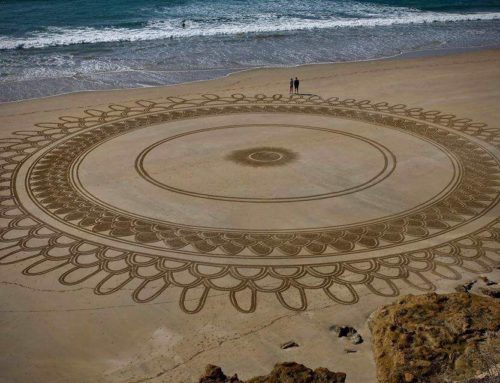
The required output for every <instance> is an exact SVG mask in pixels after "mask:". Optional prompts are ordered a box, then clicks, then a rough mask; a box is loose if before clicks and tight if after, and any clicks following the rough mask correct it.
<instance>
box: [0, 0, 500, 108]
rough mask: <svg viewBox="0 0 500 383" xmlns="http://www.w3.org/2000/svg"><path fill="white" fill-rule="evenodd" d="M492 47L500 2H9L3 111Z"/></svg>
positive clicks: (2, 30)
mask: <svg viewBox="0 0 500 383" xmlns="http://www.w3.org/2000/svg"><path fill="white" fill-rule="evenodd" d="M183 21H184V24H185V25H184V27H183V25H182V24H183ZM490 46H492V47H493V46H494V47H498V46H500V0H471V1H462V0H365V1H352V0H302V1H299V0H253V1H244V0H162V1H160V0H147V1H146V0H135V1H130V0H128V1H127V0H106V1H104V0H99V1H98V0H86V1H83V0H0V102H8V101H15V100H21V99H27V98H34V97H42V96H49V95H54V94H60V93H67V92H74V91H79V90H94V89H116V88H130V87H142V86H155V85H164V84H175V83H180V82H187V81H195V80H203V79H209V78H214V77H218V76H223V75H225V74H228V73H231V72H235V71H239V70H244V69H248V68H254V67H263V66H288V65H299V64H306V63H316V62H332V61H354V60H367V59H376V58H381V57H388V56H394V55H398V54H402V53H405V52H413V51H421V50H434V49H448V48H449V49H458V48H475V47H490Z"/></svg>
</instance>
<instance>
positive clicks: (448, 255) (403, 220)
mask: <svg viewBox="0 0 500 383" xmlns="http://www.w3.org/2000/svg"><path fill="white" fill-rule="evenodd" d="M0 142H1V145H2V150H1V153H0V164H1V169H2V177H1V179H0V182H1V185H0V187H1V189H0V190H1V193H2V197H1V198H2V204H1V218H2V231H1V250H0V251H1V253H0V266H1V265H10V264H15V263H19V264H21V265H23V266H22V267H23V274H25V275H41V274H46V273H53V274H54V275H57V276H58V278H59V281H60V283H61V284H63V285H68V286H70V285H75V284H79V283H82V282H85V283H87V284H92V285H93V286H95V292H96V294H112V293H115V292H117V291H119V290H121V289H122V288H126V289H127V290H130V289H131V290H132V291H133V293H132V297H133V299H134V300H135V301H136V302H149V301H152V300H154V299H155V298H157V297H158V296H160V295H161V294H162V293H165V294H167V293H169V294H177V295H178V297H179V303H180V307H181V309H182V310H183V311H185V312H188V313H196V312H199V311H200V310H201V309H202V308H203V307H204V305H205V304H206V303H207V302H209V301H208V300H207V297H208V296H209V294H210V292H226V293H227V296H228V298H229V302H230V303H231V304H232V305H233V306H234V307H235V308H236V309H237V310H239V311H241V312H253V311H255V310H256V308H257V305H258V301H259V299H258V297H259V296H260V295H261V294H272V295H274V296H275V297H276V298H277V302H279V303H280V304H281V305H283V306H285V307H286V308H288V309H291V310H305V309H306V308H307V307H308V304H310V303H311V301H312V298H311V296H314V295H315V294H317V293H318V292H319V293H321V294H324V295H326V296H327V297H329V298H330V299H332V300H333V301H335V302H338V303H343V304H353V303H356V302H357V301H358V300H359V289H360V288H368V289H369V290H370V291H371V292H373V293H374V294H379V295H384V296H396V295H397V294H398V293H399V287H398V286H400V284H407V285H410V286H412V287H414V288H416V289H420V290H432V289H433V288H434V286H433V283H432V282H431V279H432V278H429V277H430V276H432V275H433V274H434V276H437V277H443V278H457V279H458V278H460V274H459V273H460V269H465V270H469V271H474V272H488V271H491V270H492V269H493V268H494V267H497V266H498V264H499V263H498V260H499V258H500V257H499V255H500V220H499V218H498V217H499V216H500V214H499V213H500V205H499V203H498V202H499V199H500V162H499V160H500V152H499V146H500V129H498V128H490V127H488V126H486V125H485V124H481V123H475V122H472V121H470V120H468V119H462V118H457V117H455V116H453V115H448V114H443V113H440V112H437V111H424V110H422V109H420V108H408V107H406V106H405V105H394V106H391V105H388V104H387V103H371V102H369V101H366V100H363V101H356V100H351V99H348V100H340V99H338V98H330V99H322V98H320V97H318V96H311V97H305V96H295V95H294V96H291V97H284V96H281V95H274V96H265V95H256V96H253V97H250V96H245V95H241V94H235V95H232V96H229V97H220V96H217V95H203V96H200V98H198V99H182V98H167V99H166V101H165V102H152V101H137V102H136V103H135V104H133V105H130V106H121V105H110V106H109V108H108V109H107V110H87V111H86V112H85V115H84V116H81V117H70V116H64V117H61V118H60V120H59V121H58V122H55V123H40V124H37V128H36V129H34V130H31V131H20V132H16V133H15V134H14V135H13V136H12V137H11V138H6V139H2V140H0Z"/></svg>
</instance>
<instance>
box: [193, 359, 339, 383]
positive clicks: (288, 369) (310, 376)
mask: <svg viewBox="0 0 500 383" xmlns="http://www.w3.org/2000/svg"><path fill="white" fill-rule="evenodd" d="M345 379H346V374H344V373H343V372H332V371H330V370H328V369H326V368H322V367H320V368H317V369H316V370H314V371H313V370H311V369H310V368H307V367H306V366H304V365H302V364H298V363H295V362H285V363H278V364H276V365H275V366H274V368H273V370H272V371H271V373H270V374H269V375H266V376H258V377H255V378H252V379H250V380H247V381H246V382H243V381H242V380H239V378H238V376H237V375H234V376H233V377H227V376H226V375H224V373H223V372H222V370H221V368H220V367H217V366H212V365H208V366H207V367H206V370H205V375H204V376H203V377H202V378H201V379H200V381H199V383H344V382H345Z"/></svg>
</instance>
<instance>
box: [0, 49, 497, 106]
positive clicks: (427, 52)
mask: <svg viewBox="0 0 500 383" xmlns="http://www.w3.org/2000/svg"><path fill="white" fill-rule="evenodd" d="M490 50H493V51H494V50H500V44H498V45H490V46H481V47H464V48H437V49H422V50H414V51H408V52H400V53H398V54H395V55H391V56H383V57H376V58H371V59H366V60H352V61H325V62H315V63H307V64H299V65H292V66H273V65H270V66H259V67H251V68H244V69H237V70H234V71H231V72H229V73H226V74H224V75H222V76H215V77H211V78H207V79H201V80H193V81H184V82H179V83H173V84H164V85H153V86H140V87H130V88H109V89H89V90H76V91H70V92H64V93H57V94H53V95H49V96H42V97H32V98H25V99H20V100H14V101H5V102H1V101H0V107H1V106H4V105H9V104H17V103H23V102H29V101H36V100H44V99H50V98H54V97H60V96H67V95H78V94H88V93H92V92H96V93H100V92H117V91H127V90H139V89H164V88H169V87H174V86H183V85H189V84H196V83H203V82H207V81H214V80H221V79H224V78H229V77H231V76H234V75H237V74H239V73H245V72H251V71H260V70H273V69H292V68H297V69H300V68H303V67H311V66H322V65H339V64H355V63H366V62H377V61H381V62H383V61H391V60H407V59H418V58H426V57H429V58H431V57H442V56H454V55H460V54H466V53H471V52H481V51H490ZM234 69H236V68H234ZM228 70H231V68H227V69H226V68H217V69H198V70H185V71H146V70H144V71H143V70H136V71H133V72H148V73H165V72H171V73H182V72H209V71H214V72H217V71H228ZM124 72H132V71H124ZM96 73H113V71H105V72H96ZM60 78H74V76H66V77H60ZM35 81H36V80H35Z"/></svg>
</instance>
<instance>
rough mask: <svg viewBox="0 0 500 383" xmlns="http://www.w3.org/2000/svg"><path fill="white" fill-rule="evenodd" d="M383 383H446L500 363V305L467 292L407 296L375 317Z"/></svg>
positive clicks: (376, 348) (374, 331)
mask: <svg viewBox="0 0 500 383" xmlns="http://www.w3.org/2000/svg"><path fill="white" fill-rule="evenodd" d="M370 329H371V331H372V334H373V339H372V343H373V349H374V356H375V360H376V363H377V375H378V379H379V381H380V382H386V383H403V382H404V383H411V382H424V381H425V382H429V383H432V382H445V381H457V380H463V379H468V378H472V377H474V376H475V375H477V373H478V372H485V371H486V372H487V371H488V369H490V368H491V366H495V365H497V364H498V363H499V362H500V360H498V359H499V358H500V355H499V353H498V350H500V302H499V301H498V300H496V299H492V298H488V297H481V296H478V295H473V294H468V293H465V292H462V293H454V294H445V295H438V294H426V295H419V296H411V295H410V296H406V297H403V298H401V299H399V300H398V301H397V302H396V303H395V304H393V305H389V306H384V307H382V308H380V309H378V310H377V311H375V312H374V313H373V314H372V316H371V318H370Z"/></svg>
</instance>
